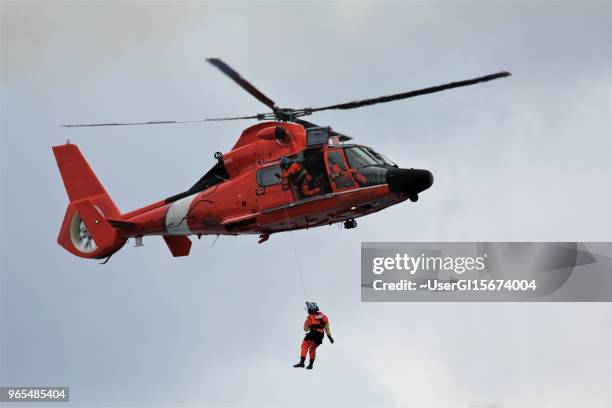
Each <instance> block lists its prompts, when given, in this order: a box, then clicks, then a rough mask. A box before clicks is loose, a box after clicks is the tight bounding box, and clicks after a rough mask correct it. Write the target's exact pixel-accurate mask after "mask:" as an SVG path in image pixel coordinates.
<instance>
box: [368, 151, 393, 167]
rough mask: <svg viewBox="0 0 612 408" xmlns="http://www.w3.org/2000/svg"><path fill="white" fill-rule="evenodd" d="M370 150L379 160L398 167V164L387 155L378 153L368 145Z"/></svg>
mask: <svg viewBox="0 0 612 408" xmlns="http://www.w3.org/2000/svg"><path fill="white" fill-rule="evenodd" d="M367 149H368V152H370V153H371V154H372V155H374V156H376V157H377V158H378V159H379V160H381V161H382V162H383V163H384V164H385V165H387V166H391V167H397V164H395V163H393V161H391V160H390V159H389V158H388V157H387V156H385V155H384V154H382V153H377V152H375V151H374V150H373V149H371V148H369V147H367Z"/></svg>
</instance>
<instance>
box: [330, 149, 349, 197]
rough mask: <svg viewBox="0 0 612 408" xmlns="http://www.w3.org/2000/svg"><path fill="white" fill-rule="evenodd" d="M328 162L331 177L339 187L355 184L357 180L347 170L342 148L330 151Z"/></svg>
mask: <svg viewBox="0 0 612 408" xmlns="http://www.w3.org/2000/svg"><path fill="white" fill-rule="evenodd" d="M327 162H328V163H327V164H328V165H329V173H330V174H329V177H330V179H331V181H332V183H333V184H334V186H335V187H336V188H337V189H341V188H348V187H354V186H355V182H354V181H353V179H352V178H351V176H350V174H349V173H348V172H347V169H346V165H345V164H344V160H343V157H342V151H341V150H330V151H328V152H327Z"/></svg>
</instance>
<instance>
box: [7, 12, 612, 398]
mask: <svg viewBox="0 0 612 408" xmlns="http://www.w3.org/2000/svg"><path fill="white" fill-rule="evenodd" d="M0 12H1V45H2V47H1V53H0V57H1V61H0V64H1V85H2V86H1V91H0V97H1V100H0V102H1V128H0V130H1V134H0V135H1V145H0V146H1V165H0V169H1V175H0V176H1V196H0V199H1V235H0V248H1V252H0V272H1V279H0V284H1V288H0V295H1V299H0V306H1V310H0V313H1V326H0V329H1V333H0V341H1V343H0V357H1V359H0V385H2V386H8V385H67V386H70V390H71V396H70V397H71V402H72V404H73V405H75V406H152V405H159V406H168V405H172V406H183V405H184V406H204V405H207V406H219V405H223V406H227V405H241V406H249V405H265V406H296V405H305V406H311V405H348V406H355V405H377V406H390V405H395V406H453V407H458V406H483V407H484V406H487V407H491V406H495V407H501V406H503V407H506V406H519V405H520V406H551V407H552V406H559V405H560V404H565V405H569V406H572V405H574V406H587V405H591V406H609V405H611V404H612V395H611V391H610V390H611V389H612V351H611V349H610V344H612V309H611V306H610V304H606V303H593V304H587V303H542V304H539V303H537V304H536V303H499V304H497V303H457V304H436V303H376V304H373V303H361V302H360V272H359V271H360V266H359V259H360V256H359V250H360V243H361V242H362V241H610V240H612V188H611V186H612V164H611V163H612V161H611V159H612V146H611V137H610V136H611V134H610V129H611V123H610V120H611V119H610V118H611V113H612V109H611V98H610V90H611V78H610V75H611V72H612V69H611V68H612V66H611V65H612V62H611V56H612V47H611V38H612V35H611V34H612V33H611V18H612V11H611V5H610V3H609V2H579V3H578V2H576V3H574V2H495V3H485V2H474V3H469V2H427V3H426V2H376V3H374V2H358V3H351V2H308V3H305V2H290V3H269V2H252V3H242V2H231V3H213V2H188V3H180V2H173V3H169V2H168V3H166V2H66V3H60V2H45V3H38V2H8V1H2V2H1V3H0ZM207 57H220V58H222V59H224V60H225V61H226V62H228V63H229V64H230V65H232V66H233V67H234V68H235V69H237V70H238V71H239V72H240V73H241V74H242V75H243V76H245V77H246V78H248V79H249V80H250V81H251V82H253V83H254V84H255V85H256V86H257V87H259V88H260V89H261V90H263V91H264V92H265V93H266V94H267V95H269V96H270V97H272V98H273V99H274V100H275V101H277V102H278V103H279V104H280V105H281V106H290V107H307V106H322V105H328V104H333V103H339V102H345V101H350V100H354V99H358V98H367V97H373V96H378V95H385V94H391V93H396V92H401V91H407V90H411V89H416V88H421V87H425V86H430V85H436V84H440V83H446V82H450V81H456V80H462V79H467V78H472V77H476V76H480V75H486V74H489V73H493V72H497V71H501V70H507V71H510V72H512V74H513V76H512V77H509V78H506V79H502V80H497V81H494V82H490V83H487V84H482V85H478V86H473V87H469V88H462V89H458V90H451V91H448V92H444V93H438V94H435V95H428V96H423V97H419V98H415V99H410V100H405V101H400V102H394V103H389V104H384V105H377V106H373V107H367V108H363V109H359V110H352V111H336V112H321V113H318V114H317V115H316V116H314V115H313V116H312V117H311V119H310V118H309V119H308V120H312V121H315V122H316V123H319V124H323V125H331V126H332V127H333V128H334V129H335V130H338V131H339V132H342V133H345V134H349V135H351V136H353V137H355V140H356V142H358V143H363V144H365V145H369V146H372V147H374V148H375V149H377V150H379V151H381V152H383V153H385V154H387V155H388V156H389V157H390V158H391V159H393V160H394V161H395V162H397V163H399V164H400V166H402V167H414V168H426V169H429V170H431V171H432V172H433V174H434V176H435V183H434V185H433V187H432V188H431V189H429V190H427V191H426V192H424V193H423V194H422V195H421V197H420V200H419V201H418V202H417V203H410V202H406V203H403V204H400V205H397V206H394V207H392V208H389V209H387V210H384V211H382V212H380V213H377V214H374V215H371V216H368V217H366V218H362V219H359V220H358V222H359V226H358V228H357V229H354V230H343V229H339V228H337V227H336V226H331V227H321V228H317V229H312V230H309V231H299V232H295V233H294V238H295V242H296V244H297V253H298V256H299V259H300V262H301V265H302V269H303V273H304V281H305V287H306V291H307V296H308V298H309V299H311V300H316V301H317V302H318V303H319V304H320V306H321V308H322V310H323V311H324V312H325V313H326V314H328V316H329V317H330V320H331V325H332V331H333V334H334V338H335V340H336V343H335V344H333V345H330V344H329V343H326V344H324V345H323V346H321V348H320V349H319V350H318V358H317V364H316V368H315V370H313V371H312V372H309V371H307V370H296V369H293V368H291V365H292V364H293V363H295V362H296V361H297V357H298V352H299V344H300V342H301V339H302V336H303V334H302V329H301V326H302V323H303V320H304V318H305V312H304V308H303V301H304V299H303V295H302V289H301V286H300V282H299V276H298V273H297V269H296V265H295V261H294V259H293V255H292V248H291V239H290V236H289V235H288V234H280V235H273V236H272V237H271V238H270V240H269V241H268V242H266V243H264V244H257V239H256V237H252V236H245V237H221V238H219V240H218V241H217V242H216V244H215V245H214V246H213V247H212V248H211V244H212V243H213V239H212V238H210V237H204V238H202V240H200V241H198V240H194V245H193V247H192V250H191V255H190V256H189V257H187V258H172V257H171V255H170V253H169V251H168V249H167V247H166V246H165V244H164V243H163V240H161V239H160V238H159V237H148V238H147V237H145V239H144V244H145V246H144V247H142V248H133V247H132V245H133V243H131V242H130V243H128V245H126V246H125V247H124V248H123V249H122V250H121V251H120V252H119V253H117V254H116V255H115V256H114V257H113V258H112V260H111V261H110V262H109V263H108V264H106V265H104V266H101V265H99V264H98V263H97V262H96V261H91V260H85V259H80V258H75V257H73V256H71V255H70V254H69V253H67V252H65V251H64V250H63V249H62V248H61V247H60V246H58V245H57V243H56V239H57V234H58V232H59V227H60V224H61V221H62V218H63V216H64V211H65V208H66V205H67V197H66V194H65V191H64V188H63V185H62V182H61V179H60V176H59V172H58V171H57V167H56V165H55V160H54V158H53V155H52V152H51V146H53V145H58V144H62V143H64V142H65V140H66V139H70V140H71V141H72V142H73V143H76V144H77V145H78V146H79V147H80V149H81V151H82V152H83V154H84V155H85V157H86V158H87V160H88V161H89V163H90V165H91V166H92V167H93V169H94V171H95V172H96V173H97V175H98V177H99V178H100V180H101V181H102V183H103V184H104V186H105V187H106V189H107V191H108V192H109V194H110V195H111V197H112V198H113V199H114V201H115V202H116V203H117V205H118V206H119V208H120V209H121V210H122V211H124V212H127V211H130V210H132V209H135V208H138V207H141V206H144V205H146V204H148V203H151V202H153V201H156V200H158V199H160V198H163V197H167V196H169V195H172V194H175V193H177V192H180V191H183V190H185V189H186V188H188V187H189V186H191V185H192V184H193V183H194V182H195V181H196V180H197V179H199V178H200V177H201V175H202V174H203V173H204V172H206V171H207V170H208V169H209V168H210V167H211V166H212V165H213V164H214V159H213V153H214V152H215V151H222V152H226V151H228V150H229V149H230V148H231V146H232V145H233V144H234V142H235V141H236V139H237V138H238V137H239V135H240V132H241V131H242V130H243V129H244V128H245V127H246V126H248V125H249V124H250V123H249V122H239V121H236V122H213V123H206V124H185V125H167V126H145V127H109V128H93V129H66V128H61V127H59V126H58V125H60V124H63V123H89V122H120V121H148V120H183V119H198V118H203V117H218V116H234V115H251V114H255V113H261V112H265V111H266V108H265V106H263V105H262V104H260V103H259V102H258V101H257V100H255V99H254V98H252V97H251V96H250V95H248V94H246V93H245V92H244V91H243V90H242V89H240V88H239V87H237V86H236V85H235V84H234V83H232V82H231V81H230V80H229V79H228V78H226V77H224V76H223V75H221V74H220V73H219V72H218V71H217V70H216V69H215V68H213V67H211V66H208V64H206V63H205V61H204V59H205V58H207Z"/></svg>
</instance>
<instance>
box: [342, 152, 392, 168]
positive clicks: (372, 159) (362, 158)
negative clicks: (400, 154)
mask: <svg viewBox="0 0 612 408" xmlns="http://www.w3.org/2000/svg"><path fill="white" fill-rule="evenodd" d="M345 152H346V159H347V160H348V163H349V166H351V168H353V169H359V168H361V167H366V166H376V165H380V164H383V161H382V160H381V159H379V158H378V157H376V156H375V155H373V154H371V153H370V152H368V151H367V150H366V149H363V148H361V147H357V146H355V147H349V148H346V149H345Z"/></svg>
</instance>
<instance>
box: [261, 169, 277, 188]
mask: <svg viewBox="0 0 612 408" xmlns="http://www.w3.org/2000/svg"><path fill="white" fill-rule="evenodd" d="M280 175H281V169H280V166H268V167H264V168H263V169H259V170H257V184H259V185H260V186H261V187H268V186H273V185H275V184H279V183H280V182H281V180H280V178H279V176H280Z"/></svg>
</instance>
